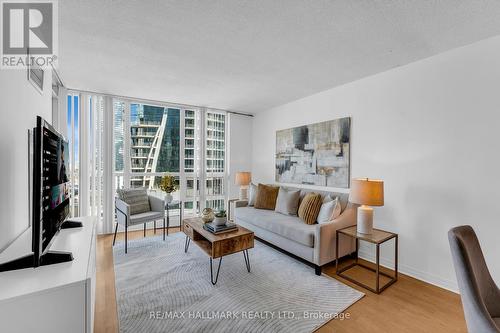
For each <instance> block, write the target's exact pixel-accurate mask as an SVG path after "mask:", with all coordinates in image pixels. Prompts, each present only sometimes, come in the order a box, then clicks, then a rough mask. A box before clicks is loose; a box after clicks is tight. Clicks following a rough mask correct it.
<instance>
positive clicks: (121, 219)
mask: <svg viewBox="0 0 500 333" xmlns="http://www.w3.org/2000/svg"><path fill="white" fill-rule="evenodd" d="M115 209H116V220H117V222H118V223H120V224H123V225H125V224H126V223H127V221H130V205H129V204H127V203H126V202H125V201H123V200H120V199H119V198H115Z"/></svg>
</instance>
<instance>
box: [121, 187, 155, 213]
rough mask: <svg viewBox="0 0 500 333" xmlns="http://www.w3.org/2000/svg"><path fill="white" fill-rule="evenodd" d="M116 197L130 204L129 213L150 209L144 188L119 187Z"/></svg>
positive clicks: (143, 211)
mask: <svg viewBox="0 0 500 333" xmlns="http://www.w3.org/2000/svg"><path fill="white" fill-rule="evenodd" d="M116 192H117V194H118V198H120V200H122V201H124V202H125V203H126V204H128V205H130V215H135V214H140V213H145V212H149V211H151V207H150V205H149V197H148V192H147V191H146V190H145V189H142V188H140V189H119V190H117V191H116Z"/></svg>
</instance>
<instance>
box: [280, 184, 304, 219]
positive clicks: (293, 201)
mask: <svg viewBox="0 0 500 333" xmlns="http://www.w3.org/2000/svg"><path fill="white" fill-rule="evenodd" d="M299 199H300V190H287V189H285V188H283V187H280V190H279V192H278V199H277V200H276V208H275V209H274V210H275V211H276V212H278V213H281V214H285V215H297V210H298V209H299Z"/></svg>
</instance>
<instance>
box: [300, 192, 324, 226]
mask: <svg viewBox="0 0 500 333" xmlns="http://www.w3.org/2000/svg"><path fill="white" fill-rule="evenodd" d="M322 204H323V199H322V198H321V195H320V194H317V193H312V192H311V193H307V194H306V195H305V196H304V199H302V202H301V203H300V207H299V217H300V218H301V219H302V220H303V221H304V222H305V223H306V224H314V223H316V219H317V218H318V214H319V211H320V209H321V205H322Z"/></svg>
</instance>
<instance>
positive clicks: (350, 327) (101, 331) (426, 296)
mask: <svg viewBox="0 0 500 333" xmlns="http://www.w3.org/2000/svg"><path fill="white" fill-rule="evenodd" d="M178 231H179V228H172V229H170V232H178ZM152 234H153V232H152V231H149V230H148V232H147V236H150V235H152ZM138 237H143V232H142V231H134V232H130V233H129V239H133V238H138ZM122 240H123V234H118V235H117V242H118V241H122ZM112 242H113V235H102V236H99V237H98V240H97V286H96V308H95V326H94V328H95V333H116V332H117V331H118V319H117V312H116V294H115V272H114V266H113V252H112V246H111V244H112ZM323 272H324V273H326V274H328V275H329V276H331V277H334V278H336V279H338V280H340V281H342V282H344V283H346V284H348V285H350V286H352V287H353V288H356V289H358V290H360V291H362V292H364V293H365V294H366V296H365V297H363V298H362V299H361V300H360V301H358V302H357V303H355V304H354V305H352V306H351V307H350V308H349V309H347V310H346V313H348V314H349V318H348V319H344V320H331V321H329V322H328V323H327V324H325V325H324V326H323V327H321V328H320V329H318V330H317V332H321V333H326V332H335V333H343V332H399V333H403V332H466V331H467V330H466V326H465V320H464V316H463V312H462V306H461V303H460V297H459V296H458V295H456V294H454V293H452V292H449V291H446V290H444V289H441V288H438V287H435V286H432V285H430V284H427V283H425V282H422V281H419V280H416V279H414V278H411V277H408V276H405V275H403V274H400V275H399V280H398V282H396V283H395V284H394V285H392V286H391V287H389V288H388V289H386V290H385V291H384V292H383V293H382V294H380V295H375V294H373V293H371V292H369V291H367V290H365V289H363V288H360V287H357V286H356V285H354V284H352V283H350V282H348V281H346V280H343V279H342V278H339V277H337V276H336V275H335V266H334V265H331V266H328V267H326V268H324V270H323ZM349 272H350V273H349V274H350V275H351V276H353V277H356V278H357V279H360V280H361V281H363V282H369V281H370V278H371V277H372V275H371V274H372V273H368V272H367V271H365V270H361V269H359V270H358V269H353V270H352V271H349ZM311 274H314V271H313V269H312V268H311Z"/></svg>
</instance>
